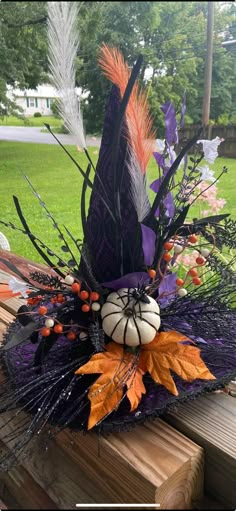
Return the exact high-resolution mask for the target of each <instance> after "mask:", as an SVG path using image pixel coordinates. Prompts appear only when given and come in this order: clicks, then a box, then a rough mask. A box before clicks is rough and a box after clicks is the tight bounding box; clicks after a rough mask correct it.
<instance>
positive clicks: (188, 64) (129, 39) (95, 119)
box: [77, 1, 236, 137]
mask: <svg viewBox="0 0 236 511" xmlns="http://www.w3.org/2000/svg"><path fill="white" fill-rule="evenodd" d="M221 4H222V2H215V27H214V59H213V80H212V103H211V118H212V120H213V121H214V122H216V121H217V119H218V117H219V116H220V115H222V114H225V113H226V114H230V113H231V111H232V110H233V109H235V104H236V87H235V83H236V59H235V52H234V50H233V48H232V50H229V48H223V47H221V42H222V41H223V40H225V39H227V38H229V37H233V38H235V36H236V6H235V5H233V4H232V3H231V4H227V5H221ZM78 24H79V29H80V34H81V46H80V53H79V57H78V63H77V69H78V75H77V76H78V85H80V86H81V85H82V87H83V89H84V90H89V91H90V95H89V97H88V99H87V101H86V105H85V108H84V118H85V120H86V123H87V124H86V129H87V131H89V132H90V133H92V132H97V131H99V130H100V129H101V127H102V121H103V115H104V105H105V100H106V98H107V93H108V90H109V88H110V85H109V84H108V83H107V80H105V79H104V78H103V76H102V75H101V72H100V71H99V69H98V67H97V55H98V52H99V46H100V45H101V43H102V42H105V43H107V44H111V45H113V46H118V47H119V48H120V49H121V50H122V52H123V53H124V55H125V58H126V59H127V60H128V62H129V63H130V65H133V63H134V61H135V59H136V58H137V56H138V54H139V53H142V54H143V55H144V59H145V64H144V68H143V72H142V74H141V82H142V84H143V85H146V87H147V90H148V98H149V102H150V105H151V112H152V116H153V119H154V125H155V127H156V128H158V137H159V136H162V135H163V115H162V113H161V110H160V105H161V104H162V103H164V102H165V101H168V100H171V101H173V102H174V104H175V105H176V107H177V109H179V107H180V104H181V98H182V95H183V92H184V90H186V96H187V114H188V118H187V119H186V120H187V121H189V122H190V123H198V122H200V121H201V116H202V101H203V85H204V66H205V56H206V26H207V2H182V1H179V2H84V3H83V5H82V7H81V9H80V15H79V20H78Z"/></svg>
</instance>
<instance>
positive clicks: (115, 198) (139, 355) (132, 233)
mask: <svg viewBox="0 0 236 511" xmlns="http://www.w3.org/2000/svg"><path fill="white" fill-rule="evenodd" d="M99 64H100V66H101V68H102V70H103V72H104V73H105V75H106V76H107V78H108V79H110V80H111V82H112V83H113V86H112V89H111V93H110V96H109V99H108V103H107V107H106V114H105V120H104V128H103V135H102V142H101V148H100V152H99V158H98V162H97V165H96V168H94V166H93V163H92V161H91V159H90V156H89V153H88V151H87V149H86V148H84V152H85V154H86V155H87V158H88V166H87V169H83V168H81V166H80V164H79V163H78V162H77V161H76V160H73V161H74V163H75V165H76V168H77V170H79V172H80V173H81V175H82V177H83V188H82V193H81V197H80V212H81V222H82V226H83V232H84V240H83V242H82V243H81V242H80V241H78V240H76V239H75V238H74V236H73V235H72V234H71V232H70V230H69V229H68V228H67V227H64V228H61V227H60V226H59V225H58V224H57V222H56V220H55V219H54V217H53V215H52V214H51V213H50V211H49V209H48V208H47V206H46V205H45V203H44V202H43V200H42V199H41V198H40V196H39V194H38V193H37V191H36V190H35V189H34V187H33V185H32V184H31V183H30V181H29V180H28V178H26V179H27V180H28V182H29V185H30V187H31V189H32V191H33V193H34V195H35V197H36V199H37V200H39V202H40V204H41V206H42V208H43V209H44V210H45V211H46V214H47V216H48V218H49V221H51V223H52V227H53V228H54V232H56V233H57V235H58V236H59V238H60V240H61V244H62V245H61V254H57V253H56V252H55V251H54V250H53V248H52V247H48V246H46V245H45V243H44V241H43V240H39V239H38V237H37V236H36V235H35V234H34V233H33V232H31V230H30V229H29V227H28V223H27V220H26V219H25V217H24V214H23V211H22V208H21V205H20V202H19V200H18V199H17V197H14V203H15V207H16V210H17V212H18V216H19V219H20V221H21V224H22V227H21V228H19V227H17V226H15V225H12V223H11V222H6V221H1V223H2V224H4V225H5V226H8V227H10V228H13V229H18V230H21V231H22V233H23V234H24V235H25V236H28V237H29V239H30V241H31V243H32V244H33V245H34V247H35V249H36V250H37V251H38V253H39V254H40V255H41V257H42V259H43V260H44V261H45V263H46V264H47V266H48V268H49V269H48V271H46V270H45V272H34V273H31V274H30V275H29V276H28V277H27V276H26V275H23V274H22V273H21V272H20V271H19V269H18V268H16V267H14V266H13V265H12V264H10V263H9V262H8V261H6V260H5V264H6V265H7V266H8V267H10V269H11V271H14V272H15V274H16V278H14V279H13V280H11V281H10V283H9V285H8V286H2V287H1V289H0V293H1V297H2V299H3V298H9V296H13V295H14V296H19V295H21V296H23V297H24V298H26V301H27V303H26V304H24V305H22V306H21V307H20V309H19V311H18V314H17V319H16V321H15V322H14V323H13V324H12V325H11V326H10V328H9V330H8V332H7V334H6V336H5V340H4V346H3V348H2V352H1V356H2V365H3V368H4V374H5V383H3V384H2V387H1V397H0V410H1V412H2V413H4V412H5V411H7V410H12V409H14V408H17V409H18V411H17V412H16V413H17V415H18V416H21V413H24V412H25V411H27V412H28V421H27V422H25V420H24V421H23V422H22V426H20V427H19V428H18V429H17V432H16V436H15V449H14V454H15V455H16V456H20V455H21V454H22V452H24V449H25V448H26V446H27V445H28V443H29V442H30V441H31V440H32V439H33V438H35V437H36V436H37V435H38V434H39V433H40V432H41V431H42V430H43V429H44V428H45V426H46V425H47V424H50V425H51V428H50V433H49V435H53V434H55V433H57V432H58V431H60V430H61V429H63V428H65V427H70V428H72V429H75V430H86V431H87V430H91V429H93V430H96V431H98V432H100V433H106V432H108V431H117V430H118V431H119V430H122V429H125V428H130V427H132V426H133V425H134V424H136V423H139V422H143V421H144V420H146V419H148V418H150V417H157V416H159V415H161V414H162V413H163V412H165V411H166V410H168V409H169V408H170V407H171V406H173V404H174V405H176V404H177V403H178V402H181V401H183V400H186V399H192V398H195V397H196V396H198V395H200V394H201V393H203V392H207V391H211V390H213V389H217V388H220V387H222V386H224V385H225V384H226V383H227V382H228V381H230V380H231V379H232V378H233V377H234V376H235V374H236V340H235V339H236V336H235V333H236V326H235V319H236V312H235V308H234V301H235V275H234V273H233V270H232V265H231V264H229V263H228V262H227V264H225V263H224V262H222V260H221V258H220V257H219V253H220V252H221V251H222V250H223V249H226V250H227V248H229V249H234V248H235V241H236V224H235V222H234V221H232V220H231V219H230V218H229V216H228V215H226V214H224V215H219V214H218V210H219V208H220V207H222V205H223V202H222V199H217V200H216V195H215V194H216V182H217V181H218V179H220V177H221V175H222V174H223V173H225V172H226V169H225V168H223V169H222V172H221V174H220V175H219V176H216V177H215V176H214V175H213V171H212V170H210V169H209V168H208V167H206V165H205V163H204V160H205V161H207V162H209V163H211V164H212V163H213V162H214V160H215V158H216V156H217V148H218V145H219V144H220V143H221V140H220V139H218V138H217V139H215V140H212V141H208V140H202V139H201V138H200V137H201V130H199V132H198V133H197V134H196V136H194V138H193V139H191V140H189V141H188V142H187V144H186V145H185V146H184V147H183V146H182V143H181V141H180V138H181V128H182V126H183V119H184V112H185V109H186V105H185V102H183V105H182V109H181V120H180V123H179V124H178V123H177V121H176V115H175V109H174V106H173V105H172V104H171V103H167V104H165V105H164V106H162V111H163V113H164V116H165V125H166V131H165V140H164V141H163V143H160V141H158V142H157V149H158V150H157V151H156V133H155V131H154V129H153V126H152V121H151V116H150V113H149V109H148V103H147V97H146V94H145V92H143V91H142V90H140V88H139V87H138V84H137V76H138V73H139V70H140V68H141V66H142V58H141V57H139V58H138V60H137V62H136V64H135V65H134V68H133V70H132V71H130V69H129V67H128V65H127V64H126V63H125V61H124V59H123V56H122V54H121V53H120V52H119V51H118V50H117V49H114V48H109V47H107V46H105V45H103V46H102V48H101V50H100V56H99ZM48 129H49V131H51V130H50V127H48ZM52 136H54V137H55V138H56V136H55V135H53V134H52ZM60 145H61V147H62V149H63V150H64V151H66V152H67V154H68V156H69V157H70V158H71V159H73V158H72V156H71V155H70V154H69V153H68V151H67V150H66V149H65V148H64V147H63V146H62V144H60ZM176 147H178V151H179V154H178V156H177V155H176V153H175V148H176ZM153 156H154V158H155V160H156V163H157V177H156V179H155V181H154V182H152V184H151V186H150V187H151V190H152V192H154V195H153V197H154V198H153V200H152V201H151V199H150V198H149V194H148V185H147V166H148V162H149V160H150V158H152V157H153ZM92 171H94V178H92V177H91V173H92ZM89 189H91V190H92V192H91V198H90V205H89V211H88V213H87V212H86V207H85V204H86V193H87V192H88V190H89ZM202 198H204V200H205V199H208V201H209V202H210V201H211V207H212V208H214V214H213V215H208V214H207V216H206V214H204V215H203V216H202V217H201V218H193V219H192V217H191V208H192V205H193V204H195V203H197V202H198V201H199V200H200V199H202ZM219 201H220V202H219ZM185 254H190V255H191V257H190V256H189V257H190V259H189V264H188V267H187V268H186V265H185V267H184V268H185V269H184V270H183V269H181V268H180V267H179V264H178V262H179V261H180V260H181V258H183V257H184V255H185ZM182 260H183V259H182ZM1 261H2V262H4V259H1ZM180 270H181V271H180ZM19 407H20V411H19ZM11 461H12V460H11ZM4 464H5V465H4ZM7 464H9V458H8V457H7V458H6V457H4V459H3V460H2V465H3V466H7Z"/></svg>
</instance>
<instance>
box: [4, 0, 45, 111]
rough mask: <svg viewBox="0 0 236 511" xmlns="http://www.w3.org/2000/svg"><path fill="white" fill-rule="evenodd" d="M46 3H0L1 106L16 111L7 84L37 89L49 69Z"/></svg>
mask: <svg viewBox="0 0 236 511" xmlns="http://www.w3.org/2000/svg"><path fill="white" fill-rule="evenodd" d="M46 19H47V17H46V2H1V3H0V62H1V66H0V105H1V108H2V109H3V110H7V111H8V112H11V111H14V110H15V105H14V103H13V102H11V101H9V99H8V98H7V96H6V92H7V85H13V86H14V85H15V84H16V83H17V85H18V86H19V87H20V88H25V87H29V88H35V87H37V85H38V84H39V83H40V82H41V81H42V80H43V79H44V76H45V72H46V70H47V41H46V30H45V26H46Z"/></svg>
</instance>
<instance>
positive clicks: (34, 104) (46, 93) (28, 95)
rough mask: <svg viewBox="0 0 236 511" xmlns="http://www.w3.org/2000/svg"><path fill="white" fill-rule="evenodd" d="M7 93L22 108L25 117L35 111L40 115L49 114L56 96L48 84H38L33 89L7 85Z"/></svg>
mask: <svg viewBox="0 0 236 511" xmlns="http://www.w3.org/2000/svg"><path fill="white" fill-rule="evenodd" d="M7 95H8V97H9V99H13V100H14V101H15V102H16V104H17V105H18V106H20V107H21V108H22V109H23V113H24V115H25V116H26V117H27V116H32V115H34V114H35V113H36V112H40V114H41V115H51V114H52V110H51V105H52V102H53V101H54V100H55V99H56V97H57V94H56V90H55V89H54V88H53V87H52V86H51V85H49V84H42V85H38V87H37V89H35V90H33V89H25V90H21V89H17V88H13V87H8V93H7Z"/></svg>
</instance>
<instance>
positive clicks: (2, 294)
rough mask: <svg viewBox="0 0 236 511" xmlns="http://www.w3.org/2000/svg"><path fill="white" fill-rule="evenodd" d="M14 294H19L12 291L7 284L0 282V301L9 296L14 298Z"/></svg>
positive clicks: (7, 298)
mask: <svg viewBox="0 0 236 511" xmlns="http://www.w3.org/2000/svg"><path fill="white" fill-rule="evenodd" d="M15 296H20V293H13V292H12V291H11V290H10V289H9V286H8V284H0V302H4V300H9V298H14V297H15Z"/></svg>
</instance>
